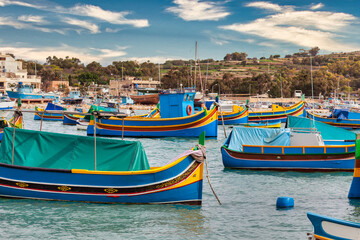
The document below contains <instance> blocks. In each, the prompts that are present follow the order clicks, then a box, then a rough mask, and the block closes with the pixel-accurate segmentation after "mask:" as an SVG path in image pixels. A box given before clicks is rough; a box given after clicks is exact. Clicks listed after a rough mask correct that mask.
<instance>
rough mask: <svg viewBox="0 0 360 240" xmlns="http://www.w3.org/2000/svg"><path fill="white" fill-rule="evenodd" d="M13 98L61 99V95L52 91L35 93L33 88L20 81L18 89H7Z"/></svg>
mask: <svg viewBox="0 0 360 240" xmlns="http://www.w3.org/2000/svg"><path fill="white" fill-rule="evenodd" d="M6 93H7V94H8V96H9V98H10V99H11V100H16V99H18V98H21V99H23V100H25V99H26V100H31V99H32V100H42V101H59V99H60V97H59V95H57V94H52V93H33V88H32V87H31V86H29V85H24V84H23V83H22V82H19V84H18V86H17V90H16V91H6Z"/></svg>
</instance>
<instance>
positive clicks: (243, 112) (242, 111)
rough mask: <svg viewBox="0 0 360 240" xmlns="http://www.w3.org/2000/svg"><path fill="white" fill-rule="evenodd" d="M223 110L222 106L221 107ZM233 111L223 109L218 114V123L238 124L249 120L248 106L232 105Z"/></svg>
mask: <svg viewBox="0 0 360 240" xmlns="http://www.w3.org/2000/svg"><path fill="white" fill-rule="evenodd" d="M221 110H222V107H221ZM231 110H232V111H221V112H220V113H219V114H218V124H222V123H223V121H224V124H225V125H236V124H242V123H247V122H248V116H249V112H248V109H247V108H246V107H243V106H238V105H232V109H231Z"/></svg>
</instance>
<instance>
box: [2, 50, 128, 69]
mask: <svg viewBox="0 0 360 240" xmlns="http://www.w3.org/2000/svg"><path fill="white" fill-rule="evenodd" d="M0 52H9V53H13V54H14V55H15V56H16V58H21V59H24V60H36V61H39V62H42V63H43V62H45V60H46V58H47V57H48V56H57V57H58V58H65V57H66V56H69V57H70V58H71V57H76V58H78V59H80V61H81V62H83V63H85V64H87V63H90V62H93V61H96V62H100V63H101V64H103V66H105V64H106V63H111V62H112V61H113V60H116V58H118V57H122V56H125V55H126V52H124V51H118V50H112V49H90V50H89V49H87V48H74V47H70V46H68V45H62V46H59V47H31V48H26V47H12V46H1V45H0Z"/></svg>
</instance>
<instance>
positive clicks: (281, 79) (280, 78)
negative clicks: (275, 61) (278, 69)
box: [280, 73, 283, 98]
mask: <svg viewBox="0 0 360 240" xmlns="http://www.w3.org/2000/svg"><path fill="white" fill-rule="evenodd" d="M280 89H281V98H283V91H282V79H281V73H280Z"/></svg>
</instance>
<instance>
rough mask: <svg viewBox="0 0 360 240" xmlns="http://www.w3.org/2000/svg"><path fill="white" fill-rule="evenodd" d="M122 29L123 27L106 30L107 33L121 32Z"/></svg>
mask: <svg viewBox="0 0 360 240" xmlns="http://www.w3.org/2000/svg"><path fill="white" fill-rule="evenodd" d="M121 30H122V29H121V28H114V29H113V28H105V32H107V33H117V32H120V31H121Z"/></svg>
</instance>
